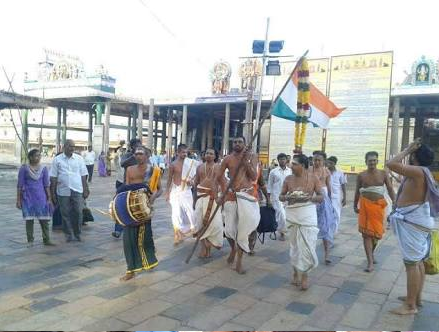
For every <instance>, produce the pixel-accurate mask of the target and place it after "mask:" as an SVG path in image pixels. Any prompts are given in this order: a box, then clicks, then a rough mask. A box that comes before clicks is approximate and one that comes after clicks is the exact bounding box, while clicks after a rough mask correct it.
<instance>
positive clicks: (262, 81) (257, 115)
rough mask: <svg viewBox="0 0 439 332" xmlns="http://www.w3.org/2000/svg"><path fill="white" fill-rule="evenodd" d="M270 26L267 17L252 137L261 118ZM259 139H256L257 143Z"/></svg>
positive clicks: (254, 148) (254, 149) (255, 150)
mask: <svg viewBox="0 0 439 332" xmlns="http://www.w3.org/2000/svg"><path fill="white" fill-rule="evenodd" d="M269 26H270V18H269V17H267V29H266V30H265V42H264V53H263V55H262V75H261V83H260V86H259V95H258V106H257V108H256V119H255V123H256V125H255V126H254V127H253V135H254V134H255V131H256V130H257V128H258V126H259V118H260V117H261V106H262V85H263V84H264V77H265V66H266V63H267V51H268V28H269ZM258 140H259V137H258V138H257V139H256V142H258ZM253 152H257V144H254V145H253Z"/></svg>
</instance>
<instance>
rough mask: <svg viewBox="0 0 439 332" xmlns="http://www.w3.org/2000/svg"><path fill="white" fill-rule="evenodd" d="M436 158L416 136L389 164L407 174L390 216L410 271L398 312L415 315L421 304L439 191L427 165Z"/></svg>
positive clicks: (403, 174) (406, 266) (407, 270)
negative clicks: (404, 161)
mask: <svg viewBox="0 0 439 332" xmlns="http://www.w3.org/2000/svg"><path fill="white" fill-rule="evenodd" d="M407 156H410V159H409V165H404V164H403V163H402V161H403V160H404V158H405V157H407ZM433 161H434V152H433V151H432V150H431V149H430V148H429V147H428V146H426V145H425V144H421V140H420V139H417V140H415V141H414V142H413V143H412V144H410V145H409V146H408V147H407V148H406V149H405V150H404V151H402V152H401V153H399V154H397V155H396V156H395V157H394V158H393V159H391V160H390V161H389V162H388V163H387V167H388V168H389V169H390V170H391V171H393V172H395V173H398V174H400V175H402V176H404V179H403V181H402V184H401V188H400V189H399V191H398V197H397V199H396V209H395V211H394V213H393V214H392V215H391V216H390V220H391V226H392V228H393V230H394V232H395V234H396V236H397V238H398V243H399V247H400V249H401V252H402V256H403V260H404V265H405V268H406V274H407V296H401V297H399V299H400V300H402V301H404V304H403V305H402V306H401V307H399V308H396V309H394V310H392V311H391V312H392V313H394V314H398V315H410V314H416V313H417V312H418V307H420V306H422V302H421V295H422V288H423V285H424V280H425V269H424V262H423V260H424V259H426V258H427V257H428V256H429V254H430V245H431V244H430V242H431V240H430V232H431V231H432V229H433V228H434V219H433V218H432V217H435V216H438V215H439V191H438V190H437V188H436V183H435V181H434V179H433V177H432V175H431V173H430V171H429V169H428V168H427V167H429V166H430V165H431V164H432V163H433Z"/></svg>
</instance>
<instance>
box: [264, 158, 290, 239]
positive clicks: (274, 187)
mask: <svg viewBox="0 0 439 332" xmlns="http://www.w3.org/2000/svg"><path fill="white" fill-rule="evenodd" d="M277 161H278V163H279V166H277V167H276V168H274V169H273V170H272V171H271V172H270V174H269V175H268V184H267V191H268V195H269V200H270V201H271V204H272V205H273V208H274V210H275V211H276V221H277V225H278V226H277V229H278V231H279V234H280V236H279V240H281V241H285V233H286V231H287V229H286V223H285V218H286V217H285V205H284V203H283V202H281V201H280V200H279V195H280V193H281V191H282V185H283V183H284V180H285V178H286V177H287V176H288V175H291V174H292V171H291V168H289V167H287V155H286V154H285V153H279V154H278V155H277Z"/></svg>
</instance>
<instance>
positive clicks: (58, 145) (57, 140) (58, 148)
mask: <svg viewBox="0 0 439 332" xmlns="http://www.w3.org/2000/svg"><path fill="white" fill-rule="evenodd" d="M61 116H62V115H61V107H58V112H57V114H56V138H55V145H56V146H55V151H56V153H58V152H61Z"/></svg>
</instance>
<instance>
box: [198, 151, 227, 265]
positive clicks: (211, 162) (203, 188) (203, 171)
mask: <svg viewBox="0 0 439 332" xmlns="http://www.w3.org/2000/svg"><path fill="white" fill-rule="evenodd" d="M217 161H218V152H217V151H216V150H214V149H211V148H209V149H207V150H206V152H205V162H204V163H202V164H201V165H199V166H198V167H197V174H196V175H195V183H194V187H195V194H196V195H195V197H194V206H195V224H196V225H197V227H200V229H202V228H203V226H205V225H206V224H207V223H208V221H209V219H210V217H211V215H212V212H213V211H214V210H215V208H216V201H215V198H216V195H217V193H218V190H217V188H216V187H215V185H216V184H217V182H216V181H215V175H216V172H218V170H219V164H217V163H216V162H217ZM222 185H224V184H223V183H222ZM223 232H224V227H223V219H222V218H221V214H220V213H216V214H215V216H213V219H212V222H211V223H210V224H209V225H208V227H207V229H206V231H205V232H204V234H202V235H201V237H200V241H201V250H200V254H199V255H198V257H200V258H209V257H210V249H211V247H214V248H216V249H221V247H222V246H223V239H224V238H223ZM197 235H198V234H194V236H197Z"/></svg>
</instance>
